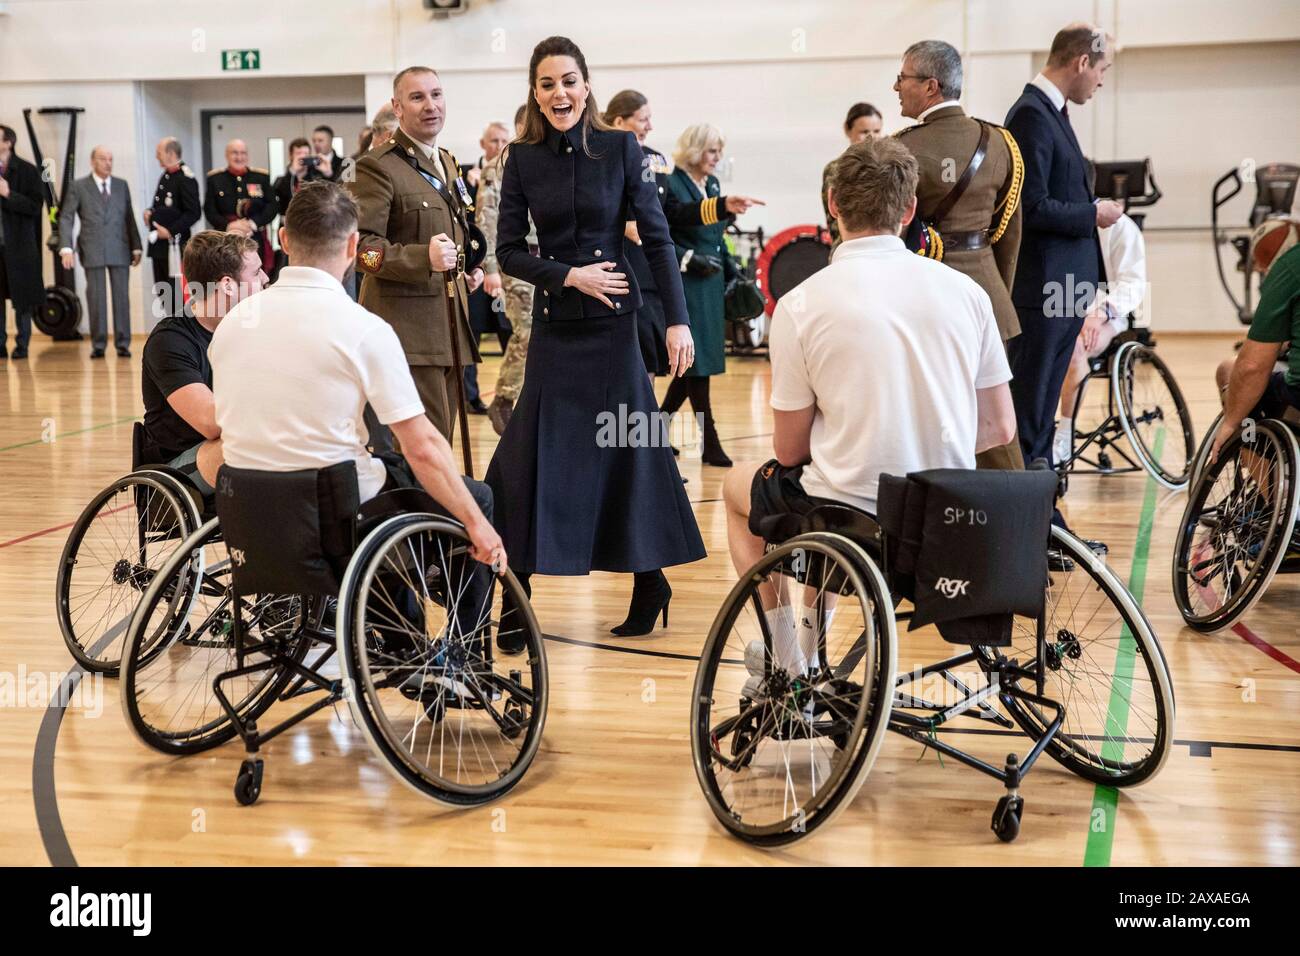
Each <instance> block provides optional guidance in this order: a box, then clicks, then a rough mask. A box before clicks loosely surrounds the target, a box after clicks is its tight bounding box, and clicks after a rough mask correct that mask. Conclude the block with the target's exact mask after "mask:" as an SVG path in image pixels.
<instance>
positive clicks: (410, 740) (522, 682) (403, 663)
mask: <svg viewBox="0 0 1300 956" xmlns="http://www.w3.org/2000/svg"><path fill="white" fill-rule="evenodd" d="M468 546H469V539H468V538H467V537H466V535H465V531H464V529H463V528H461V527H460V525H458V524H456V523H454V522H452V521H449V520H447V519H444V518H439V517H436V516H434V515H429V514H419V513H415V514H404V515H398V516H396V517H393V518H390V519H388V520H386V521H384V522H383V523H381V524H380V525H378V526H377V527H376V528H374V530H372V531H371V532H370V534H368V535H367V536H366V538H365V540H364V541H363V542H362V544H361V547H360V548H358V549H357V552H356V554H355V555H353V558H352V561H351V563H350V564H349V565H348V570H347V573H346V574H345V575H344V578H343V586H342V589H341V590H340V592H339V609H338V618H337V620H338V632H337V638H338V657H339V661H340V662H341V664H340V666H341V668H342V672H343V677H344V689H345V692H346V696H347V699H348V705H349V707H350V708H351V710H352V716H353V719H354V720H355V721H356V724H357V726H358V727H360V728H361V731H362V733H363V734H364V735H365V737H366V739H367V740H368V741H369V743H370V745H371V749H372V750H374V751H375V753H376V754H377V755H379V756H381V757H382V758H383V759H384V761H385V762H386V763H387V765H388V767H389V769H390V770H391V771H392V773H393V774H394V775H395V776H396V777H397V778H398V779H399V780H401V781H402V782H403V783H405V784H406V785H407V786H409V787H411V788H412V789H414V790H415V791H416V792H418V793H421V794H424V795H426V796H429V797H432V798H433V799H435V800H437V801H439V802H441V803H445V804H449V805H452V806H459V807H467V806H477V805H480V804H483V803H487V802H488V801H490V800H493V799H495V798H497V797H500V796H501V795H503V794H505V793H506V792H507V791H509V790H510V789H511V788H512V787H514V786H515V785H516V784H517V783H518V782H519V781H520V779H522V777H523V775H524V773H525V772H526V771H527V770H528V767H529V765H530V764H531V763H532V761H533V758H534V757H535V756H536V755H537V750H538V747H539V746H540V744H541V739H542V727H543V725H544V724H545V723H546V703H547V692H548V682H547V674H546V649H545V647H544V646H543V643H542V632H541V629H540V628H539V627H538V625H537V619H536V618H535V617H534V616H533V612H532V608H531V606H530V605H529V603H528V598H527V596H526V595H525V594H524V591H523V588H522V587H521V586H520V584H519V582H518V581H517V580H516V579H515V577H514V575H513V574H511V573H509V572H508V571H507V572H506V573H505V574H504V575H502V576H500V577H498V578H496V579H495V583H493V575H492V574H491V572H490V570H489V569H487V568H486V567H484V566H483V565H481V564H478V563H477V562H475V561H474V560H473V558H471V557H470V556H469V547H468ZM503 635H504V636H508V637H510V638H515V639H517V638H520V637H522V639H523V644H524V656H523V657H522V658H516V657H511V658H509V659H507V660H504V661H501V660H497V659H496V655H495V654H494V652H493V645H494V638H499V637H501V636H503Z"/></svg>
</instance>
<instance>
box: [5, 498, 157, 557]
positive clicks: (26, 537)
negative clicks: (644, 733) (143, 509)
mask: <svg viewBox="0 0 1300 956" xmlns="http://www.w3.org/2000/svg"><path fill="white" fill-rule="evenodd" d="M134 507H135V505H133V504H130V505H122V507H120V508H110V509H108V510H107V511H101V512H100V513H99V514H97V515H96V516H95V520H96V521H98V520H99V519H100V518H102V517H104V515H111V514H117V513H118V512H119V511H125V510H126V509H127V508H134ZM76 523H77V522H75V521H69V522H68V523H67V524H56V525H55V526H54V527H53V528H46V529H45V530H44V531H33V532H32V533H31V534H25V535H23V536H22V537H21V538H12V539H11V540H9V541H0V548H7V547H9V546H10V545H13V544H22V543H23V542H24V541H30V540H32V538H39V537H40V536H41V535H45V534H52V533H53V532H55V531H62V530H63V529H64V528H71V527H72V526H73V525H74V524H76Z"/></svg>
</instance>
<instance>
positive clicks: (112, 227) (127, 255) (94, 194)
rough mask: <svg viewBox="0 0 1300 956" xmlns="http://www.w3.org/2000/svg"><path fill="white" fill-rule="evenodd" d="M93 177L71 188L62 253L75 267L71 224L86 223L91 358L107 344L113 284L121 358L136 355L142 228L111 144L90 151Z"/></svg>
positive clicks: (63, 212)
mask: <svg viewBox="0 0 1300 956" xmlns="http://www.w3.org/2000/svg"><path fill="white" fill-rule="evenodd" d="M90 170H91V172H90V175H89V176H83V177H82V178H81V179H78V180H77V181H76V182H74V183H73V184H72V188H71V189H70V190H69V191H68V198H67V199H66V200H65V201H64V203H63V206H62V208H61V209H60V210H59V237H60V239H61V240H62V242H63V248H62V249H61V250H59V251H60V255H61V256H62V258H63V268H65V269H71V268H72V226H73V223H74V222H76V221H77V220H80V221H81V232H80V233H79V234H78V236H77V252H78V253H79V255H80V257H81V268H82V269H84V270H85V271H86V305H87V306H88V307H89V311H90V342H91V350H90V357H91V358H103V357H104V347H105V346H106V345H107V344H108V334H107V325H108V295H107V292H108V286H109V285H111V286H112V291H113V344H114V345H116V346H117V354H118V357H119V358H129V357H130V355H131V292H130V288H129V286H128V284H127V282H128V278H129V276H130V271H131V267H132V266H137V265H139V264H140V256H141V245H140V229H139V227H138V226H137V225H136V224H135V211H134V210H133V209H132V208H131V188H130V187H129V186H128V185H127V184H126V180H125V179H119V178H117V177H116V176H114V175H113V154H112V153H111V152H110V151H109V149H108V147H106V146H96V147H95V148H94V149H92V150H91V151H90Z"/></svg>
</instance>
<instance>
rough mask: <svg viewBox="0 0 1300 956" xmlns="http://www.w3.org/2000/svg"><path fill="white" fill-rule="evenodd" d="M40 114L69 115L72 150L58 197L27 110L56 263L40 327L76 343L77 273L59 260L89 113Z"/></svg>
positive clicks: (75, 109) (53, 109)
mask: <svg viewBox="0 0 1300 956" xmlns="http://www.w3.org/2000/svg"><path fill="white" fill-rule="evenodd" d="M37 112H38V113H40V114H41V115H42V116H45V115H49V114H59V113H66V114H67V115H68V117H69V123H68V149H67V152H66V153H65V154H64V157H63V181H62V183H61V184H60V185H59V192H58V194H57V195H56V194H55V192H54V181H53V176H52V175H50V174H49V173H48V172H47V166H46V161H45V157H44V156H43V155H42V154H41V146H40V143H39V142H38V141H37V139H36V128H35V127H34V126H33V125H32V110H31V108H30V107H28V108H26V109H24V110H23V122H24V123H26V124H27V136H28V138H30V139H31V141H32V156H33V158H34V159H35V160H36V166H37V168H39V169H40V170H41V182H42V183H43V184H44V186H45V205H46V207H47V208H48V209H49V217H50V238H49V239H48V240H47V242H46V245H47V246H48V247H49V250H50V258H51V259H53V260H54V284H53V285H50V286H46V287H45V304H44V305H43V306H42V307H41V308H40V309H39V310H38V311H37V313H36V327H37V328H38V329H40V330H41V331H42V332H44V333H45V334H46V335H48V336H50V337H51V338H53V339H54V341H56V342H72V341H77V340H79V339H80V338H81V333H80V332H78V331H77V326H78V325H80V324H81V300H80V299H78V298H77V273H76V269H64V268H63V261H62V260H61V259H60V257H59V249H61V248H62V247H63V242H62V239H61V237H60V236H59V208H60V207H61V206H62V205H63V200H64V198H65V197H66V196H67V195H68V190H69V189H70V188H71V187H72V178H73V170H74V169H75V168H76V157H77V153H76V149H77V114H78V113H84V112H85V110H84V109H83V108H82V107H80V106H43V107H41V108H40V109H39V110H37Z"/></svg>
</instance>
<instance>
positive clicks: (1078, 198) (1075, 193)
mask: <svg viewBox="0 0 1300 956" xmlns="http://www.w3.org/2000/svg"><path fill="white" fill-rule="evenodd" d="M1112 43H1113V41H1112V38H1111V37H1110V36H1108V35H1107V34H1105V33H1104V32H1102V31H1101V30H1100V29H1098V28H1097V27H1095V26H1092V25H1090V24H1086V23H1073V24H1071V25H1070V26H1068V27H1065V28H1064V29H1063V30H1061V31H1060V32H1059V33H1057V34H1056V37H1055V39H1053V40H1052V48H1051V51H1050V52H1049V53H1048V57H1047V65H1046V66H1045V67H1043V72H1041V73H1039V74H1038V75H1037V76H1036V77H1034V79H1033V81H1032V82H1030V83H1028V84H1026V86H1025V90H1024V92H1023V93H1021V95H1020V99H1018V100H1016V102H1015V104H1014V105H1013V106H1012V107H1011V110H1010V112H1008V113H1007V123H1006V125H1007V129H1009V130H1010V131H1011V134H1012V135H1013V136H1014V137H1015V139H1016V142H1017V143H1018V144H1019V145H1020V151H1021V153H1022V154H1023V155H1024V158H1025V182H1024V187H1023V189H1022V191H1021V198H1020V202H1021V206H1022V207H1023V209H1024V229H1023V231H1022V234H1021V239H1020V255H1019V257H1018V260H1017V264H1016V278H1015V284H1014V286H1013V287H1012V291H1011V298H1012V301H1013V302H1014V303H1015V306H1016V313H1017V315H1018V317H1019V319H1020V333H1021V334H1020V335H1019V336H1018V337H1017V338H1015V339H1013V340H1012V342H1011V346H1010V349H1009V350H1008V351H1009V357H1010V359H1011V371H1012V374H1013V375H1014V378H1013V379H1012V380H1011V394H1012V397H1013V398H1014V399H1015V403H1016V420H1017V424H1018V426H1019V429H1020V445H1021V448H1022V450H1023V451H1024V455H1025V461H1026V462H1032V461H1034V460H1035V459H1038V458H1042V459H1045V460H1046V461H1048V462H1050V461H1051V458H1052V436H1053V433H1054V430H1055V429H1054V421H1053V413H1054V411H1055V409H1056V401H1057V398H1058V397H1059V396H1060V394H1061V383H1062V382H1063V381H1064V380H1065V373H1066V371H1067V370H1068V369H1069V366H1070V356H1071V354H1072V353H1073V350H1074V341H1075V339H1076V338H1077V337H1078V335H1079V330H1080V329H1081V328H1083V320H1084V317H1085V316H1086V315H1087V313H1088V309H1089V307H1090V306H1091V304H1092V301H1093V299H1094V298H1095V297H1096V294H1097V291H1098V285H1099V283H1100V282H1102V281H1103V279H1104V278H1105V276H1104V266H1103V264H1102V258H1101V247H1100V246H1099V244H1098V239H1097V229H1098V228H1105V227H1107V226H1110V225H1112V224H1114V222H1115V221H1116V220H1117V219H1118V218H1119V217H1120V215H1121V214H1122V213H1123V212H1124V209H1123V207H1122V206H1121V205H1120V204H1119V203H1117V202H1114V201H1112V200H1108V199H1102V200H1098V199H1096V197H1095V196H1094V195H1093V192H1092V185H1091V182H1090V177H1089V174H1088V168H1087V163H1086V161H1085V159H1084V156H1083V151H1082V150H1081V149H1080V148H1079V141H1078V139H1076V138H1075V135H1074V129H1073V128H1072V127H1071V126H1070V115H1069V108H1068V106H1067V101H1068V102H1069V103H1074V104H1076V105H1080V106H1081V105H1083V104H1084V103H1087V102H1088V100H1089V99H1091V98H1092V95H1093V93H1095V92H1096V91H1097V90H1098V89H1100V88H1101V83H1102V77H1103V76H1104V75H1105V73H1106V71H1107V70H1108V69H1110V67H1111V64H1112V63H1113V62H1114V54H1113V50H1112ZM1056 520H1057V522H1058V523H1063V522H1061V519H1060V516H1059V514H1058V516H1057V518H1056Z"/></svg>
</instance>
